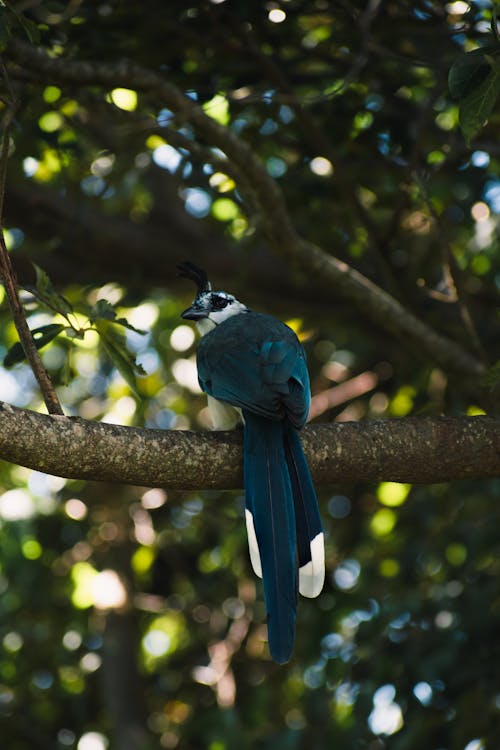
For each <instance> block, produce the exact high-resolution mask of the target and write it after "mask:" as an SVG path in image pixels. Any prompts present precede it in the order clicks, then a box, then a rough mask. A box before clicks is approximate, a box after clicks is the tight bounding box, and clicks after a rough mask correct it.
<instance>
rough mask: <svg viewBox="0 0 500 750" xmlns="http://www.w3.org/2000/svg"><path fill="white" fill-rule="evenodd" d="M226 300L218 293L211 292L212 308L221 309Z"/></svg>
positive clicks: (224, 305)
mask: <svg viewBox="0 0 500 750" xmlns="http://www.w3.org/2000/svg"><path fill="white" fill-rule="evenodd" d="M228 302H229V300H227V299H225V298H224V297H220V296H219V295H218V294H213V295H212V298H211V300H210V303H211V305H212V309H213V310H223V309H224V308H225V307H226V305H227V303H228Z"/></svg>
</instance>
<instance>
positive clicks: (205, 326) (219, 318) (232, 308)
mask: <svg viewBox="0 0 500 750" xmlns="http://www.w3.org/2000/svg"><path fill="white" fill-rule="evenodd" d="M203 303H204V304H205V305H206V309H207V310H210V312H209V313H208V315H207V317H206V318H199V319H198V320H197V321H196V327H197V328H198V330H199V332H200V333H201V335H202V336H204V335H205V334H206V333H208V332H209V331H211V330H213V329H214V328H215V326H218V325H219V324H220V323H223V322H224V321H225V320H227V319H228V318H231V317H232V316H233V315H239V313H242V312H245V311H246V310H247V309H248V308H247V307H246V306H245V305H244V304H242V303H241V302H239V301H238V300H237V299H235V298H234V297H233V296H232V294H226V292H207V293H206V295H205V299H203V298H202V304H203ZM224 303H225V304H224ZM219 305H220V309H217V307H219Z"/></svg>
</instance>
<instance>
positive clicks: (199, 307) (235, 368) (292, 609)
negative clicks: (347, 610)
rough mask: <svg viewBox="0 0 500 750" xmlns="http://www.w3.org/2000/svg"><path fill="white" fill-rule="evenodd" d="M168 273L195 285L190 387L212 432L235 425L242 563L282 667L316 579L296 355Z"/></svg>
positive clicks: (231, 301)
mask: <svg viewBox="0 0 500 750" xmlns="http://www.w3.org/2000/svg"><path fill="white" fill-rule="evenodd" d="M177 268H178V274H179V276H181V277H183V278H186V279H189V280H190V281H193V282H195V284H196V285H197V293H196V296H195V299H194V301H193V304H192V305H191V306H190V307H188V308H187V309H186V310H184V312H183V313H182V314H181V317H182V318H183V319H185V320H191V321H194V322H195V323H196V327H197V328H198V330H199V332H200V334H201V339H200V341H199V344H198V349H197V357H196V361H197V370H198V381H199V384H200V388H201V389H202V391H204V392H205V393H206V394H207V398H208V409H209V413H210V416H211V419H212V423H213V427H214V429H219V430H224V429H233V428H234V427H236V426H237V425H238V423H240V422H242V423H243V476H244V487H245V519H246V528H247V536H248V546H249V552H250V561H251V564H252V567H253V570H254V572H255V573H256V575H257V576H259V577H260V578H262V579H263V586H264V601H265V606H266V612H267V630H268V644H269V651H270V654H271V658H272V659H273V660H274V661H275V662H277V663H278V664H284V663H286V662H288V661H289V660H290V658H291V656H292V653H293V648H294V642H295V630H296V609H297V599H298V592H299V593H300V594H302V595H303V596H306V597H316V596H318V595H319V594H320V593H321V591H322V588H323V584H324V577H325V559H324V533H323V527H322V524H321V517H320V512H319V508H318V500H317V496H316V492H315V490H314V486H313V482H312V478H311V474H310V471H309V467H308V464H307V460H306V457H305V455H304V451H303V449H302V445H301V442H300V438H299V430H300V429H301V427H302V426H303V425H304V424H305V422H306V420H307V416H308V412H309V405H310V400H311V392H310V384H309V373H308V370H307V364H306V356H305V352H304V349H303V347H302V345H301V343H300V342H299V340H298V338H297V336H296V334H295V332H294V331H293V330H292V329H291V328H289V326H287V325H286V324H285V323H283V322H281V321H280V320H278V319H277V318H275V317H273V316H271V315H266V314H263V313H259V312H254V311H252V310H250V309H249V308H248V307H247V306H246V305H245V304H243V303H242V302H240V301H239V300H237V299H236V298H235V297H234V296H233V295H232V294H229V293H227V292H224V291H213V290H212V286H211V283H210V281H209V279H208V275H207V272H206V271H204V270H203V269H202V268H200V267H199V266H197V265H195V264H194V263H191V262H190V261H185V262H183V263H180V264H179V265H178V267H177Z"/></svg>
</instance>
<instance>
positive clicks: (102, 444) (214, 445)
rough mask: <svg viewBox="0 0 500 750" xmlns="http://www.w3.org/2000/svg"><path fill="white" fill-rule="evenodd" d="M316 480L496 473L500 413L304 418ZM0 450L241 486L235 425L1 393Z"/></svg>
mask: <svg viewBox="0 0 500 750" xmlns="http://www.w3.org/2000/svg"><path fill="white" fill-rule="evenodd" d="M301 434H302V442H303V445H304V450H305V452H306V455H307V458H308V461H309V465H310V468H311V472H312V475H313V479H314V481H315V483H316V485H317V486H318V487H319V486H328V485H331V484H334V483H350V482H359V481H361V480H362V481H367V482H368V481H380V480H392V481H396V482H410V483H417V484H418V483H420V484H430V483H433V482H445V481H449V480H453V479H469V478H480V477H493V476H498V466H499V456H500V419H495V418H491V417H463V418H457V417H435V418H431V417H429V418H411V417H408V418H404V419H391V420H366V421H362V422H343V423H341V424H335V423H332V424H319V425H308V426H307V427H305V428H304V430H303V431H302V433H301ZM0 456H1V457H2V459H3V460H4V461H10V462H11V463H15V464H19V465H21V466H26V467H28V468H31V469H36V470H37V471H43V472H46V473H48V474H55V475H57V476H62V477H67V478H72V479H95V480H100V481H110V482H120V483H122V484H136V485H141V486H149V487H158V486H162V487H167V488H169V489H184V490H189V489H236V488H241V487H242V486H243V471H242V460H243V459H242V434H241V431H240V430H236V431H233V432H202V433H199V432H188V431H181V430H179V431H177V430H146V429H139V428H134V427H122V426H117V425H111V424H104V423H99V422H91V421H86V420H84V419H80V418H76V419H73V418H67V417H61V416H47V415H44V414H38V413H37V412H33V411H28V410H25V409H18V408H16V407H13V406H11V405H9V404H6V403H4V402H0Z"/></svg>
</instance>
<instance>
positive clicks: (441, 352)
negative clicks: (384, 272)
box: [8, 40, 485, 396]
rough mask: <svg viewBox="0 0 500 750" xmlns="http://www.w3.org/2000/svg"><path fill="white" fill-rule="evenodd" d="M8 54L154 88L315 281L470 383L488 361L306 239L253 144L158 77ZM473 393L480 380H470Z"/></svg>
mask: <svg viewBox="0 0 500 750" xmlns="http://www.w3.org/2000/svg"><path fill="white" fill-rule="evenodd" d="M8 49H9V55H10V57H11V59H12V60H15V61H16V62H17V63H18V64H21V65H23V66H26V67H28V68H29V69H30V70H31V72H32V73H36V74H38V75H41V74H46V75H49V76H50V77H51V78H52V80H54V81H58V82H63V83H64V82H67V83H76V84H80V85H88V84H93V85H102V86H106V87H115V86H127V87H132V88H134V89H136V90H138V91H147V92H149V93H154V94H155V95H156V96H158V97H159V99H160V100H161V101H162V102H163V103H164V105H165V106H167V107H169V108H170V109H171V110H172V112H174V113H175V116H176V117H177V118H178V120H179V121H181V122H186V121H187V122H190V123H191V124H192V125H193V126H194V127H195V129H196V130H197V132H198V134H199V135H200V136H201V137H202V138H204V139H206V141H207V142H208V143H210V145H211V146H215V147H217V148H219V149H221V150H222V151H223V152H224V153H225V154H226V156H227V158H228V159H229V160H230V161H231V162H232V163H233V164H234V165H235V167H236V169H237V171H238V172H239V173H240V174H244V175H245V184H244V185H242V186H241V187H242V189H243V191H244V192H245V193H250V194H251V195H250V205H254V206H256V207H257V211H258V221H259V224H260V225H261V226H262V228H263V229H264V231H265V233H266V235H267V237H268V239H269V241H270V242H271V244H272V246H273V248H274V250H275V251H276V252H277V253H278V254H279V255H281V256H283V257H285V258H286V259H287V260H288V261H290V262H291V263H293V264H294V265H295V266H298V267H299V268H301V269H302V270H303V271H304V272H306V273H307V274H308V276H311V275H313V277H314V279H315V280H316V281H319V282H320V287H321V288H323V289H325V287H327V286H329V287H330V293H331V294H332V295H333V294H338V293H339V294H341V295H342V296H343V298H344V299H346V300H348V301H350V302H352V303H353V304H354V305H355V306H356V308H358V309H359V310H361V311H363V313H364V314H365V315H366V316H367V317H369V318H370V319H373V320H375V321H376V322H377V323H378V324H379V325H380V326H382V328H383V329H385V330H388V331H390V332H391V333H392V334H394V335H396V336H398V337H399V338H401V339H402V340H404V341H405V342H406V344H407V345H408V346H409V347H411V348H412V349H414V350H416V351H421V352H423V353H425V354H426V355H427V356H428V357H430V358H431V359H432V361H434V362H435V363H436V364H438V365H440V366H441V367H443V368H444V369H445V370H447V371H448V372H451V373H454V374H455V375H459V376H460V378H461V379H464V378H465V380H464V381H463V384H464V386H465V387H466V388H467V382H466V380H467V379H472V380H476V381H477V379H478V378H479V377H480V376H481V375H482V374H483V373H484V371H485V367H484V365H483V364H482V363H481V362H479V361H478V360H477V359H476V358H475V357H474V356H473V355H471V354H469V353H468V352H467V351H466V350H464V349H463V348H462V347H461V346H460V345H459V344H457V343H456V342H455V341H453V340H451V339H449V338H447V337H446V336H443V335H441V334H438V333H436V332H435V331H434V330H433V329H432V328H431V327H430V326H428V325H427V324H426V323H424V322H423V321H421V320H420V319H419V318H417V317H416V316H415V315H414V314H413V313H412V312H411V311H409V310H408V309H406V308H405V307H404V306H403V305H402V304H401V303H399V302H398V301H397V300H396V299H395V298H394V297H392V296H391V295H390V294H388V293H387V292H385V291H384V290H383V289H381V288H380V287H378V286H377V285H376V284H374V283H373V282H371V281H370V280H369V279H368V278H367V277H366V276H364V275H363V274H361V273H359V272H358V271H356V270H355V269H353V268H352V267H351V266H349V265H348V264H347V263H345V262H342V261H340V260H338V259H337V258H335V257H334V256H333V255H329V254H327V253H326V252H325V251H324V250H323V249H321V248H319V247H317V246H315V245H313V244H312V243H309V242H306V241H305V240H303V239H302V238H301V237H300V236H299V235H298V234H297V232H296V231H295V228H294V226H293V223H292V221H291V218H290V216H289V213H288V210H287V207H286V203H285V200H284V198H283V195H282V193H281V190H280V188H279V186H278V184H277V183H276V181H275V180H274V179H273V178H272V177H270V175H269V174H268V173H267V171H266V169H265V168H264V166H263V165H262V163H261V162H260V160H259V159H258V157H257V156H256V155H255V154H254V152H253V151H252V149H251V147H250V146H249V145H248V144H247V143H246V142H245V141H243V140H241V139H240V138H239V137H238V136H237V135H235V133H233V132H232V131H230V130H229V129H228V128H226V127H224V126H222V125H220V124H219V123H218V122H216V121H215V120H213V119H212V118H210V117H209V116H208V115H207V114H206V113H205V112H204V111H203V109H202V107H200V106H199V105H197V104H196V103H194V102H193V101H192V100H191V99H190V98H189V97H187V96H185V95H184V94H183V93H182V92H181V91H180V89H178V88H177V87H176V86H175V85H174V84H172V83H170V82H168V81H166V80H165V79H164V78H163V77H162V76H160V75H158V74H156V73H155V72H152V71H150V70H147V69H145V68H143V67H141V66H138V65H135V64H134V63H131V62H130V61H127V60H124V61H121V62H118V63H114V64H112V63H98V62H89V61H83V60H74V59H73V60H69V59H64V60H61V59H57V58H51V57H49V56H48V55H47V53H46V52H45V51H44V50H42V49H39V48H33V47H30V46H29V45H27V44H24V43H22V42H20V41H17V40H12V42H11V43H10V45H9V48H8ZM474 390H475V394H476V396H477V395H478V386H477V382H476V383H475V384H474Z"/></svg>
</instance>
